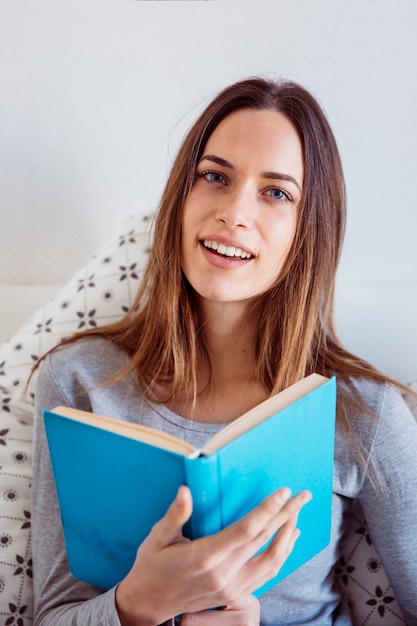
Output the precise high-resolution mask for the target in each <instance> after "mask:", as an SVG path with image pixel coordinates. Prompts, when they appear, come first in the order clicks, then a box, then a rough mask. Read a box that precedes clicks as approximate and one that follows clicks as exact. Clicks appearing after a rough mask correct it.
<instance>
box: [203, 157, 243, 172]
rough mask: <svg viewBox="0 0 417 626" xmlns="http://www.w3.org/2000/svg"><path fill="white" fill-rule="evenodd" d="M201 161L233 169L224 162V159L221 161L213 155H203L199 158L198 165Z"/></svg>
mask: <svg viewBox="0 0 417 626" xmlns="http://www.w3.org/2000/svg"><path fill="white" fill-rule="evenodd" d="M201 161H212V162H213V163H217V165H222V166H223V167H228V168H229V169H231V170H234V169H235V168H234V167H233V165H232V164H231V163H229V161H226V159H222V158H221V157H218V156H214V154H205V155H204V156H202V157H201V159H200V163H201Z"/></svg>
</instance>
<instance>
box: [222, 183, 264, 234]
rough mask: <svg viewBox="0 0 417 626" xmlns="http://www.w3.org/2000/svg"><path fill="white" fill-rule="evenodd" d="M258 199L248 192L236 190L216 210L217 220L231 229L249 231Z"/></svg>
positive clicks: (223, 199)
mask: <svg viewBox="0 0 417 626" xmlns="http://www.w3.org/2000/svg"><path fill="white" fill-rule="evenodd" d="M255 202H256V198H255V197H254V195H253V194H251V193H250V192H248V190H236V191H234V192H232V193H230V194H227V195H226V196H224V197H223V198H222V200H221V201H220V204H219V206H218V207H217V209H216V220H217V221H219V222H222V223H223V224H225V225H226V226H228V227H229V228H243V229H247V228H250V227H251V226H252V223H253V219H254V210H255V207H254V204H255Z"/></svg>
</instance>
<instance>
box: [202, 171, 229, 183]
mask: <svg viewBox="0 0 417 626" xmlns="http://www.w3.org/2000/svg"><path fill="white" fill-rule="evenodd" d="M199 177H200V178H204V179H205V180H207V182H209V183H215V184H217V185H222V184H223V183H224V182H225V177H224V176H223V174H220V173H219V172H200V173H199Z"/></svg>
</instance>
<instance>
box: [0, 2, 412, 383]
mask: <svg viewBox="0 0 417 626" xmlns="http://www.w3.org/2000/svg"><path fill="white" fill-rule="evenodd" d="M416 32H417V2H416V1H415V0H366V2H358V1H357V0H314V1H311V0H297V1H294V0H270V1H262V0H258V1H256V2H255V0H253V1H250V2H245V1H244V0H243V1H242V0H237V1H234V0H229V1H227V0H225V1H211V2H200V1H185V2H175V1H169V2H164V1H162V2H152V1H151V2H140V1H135V0H72V1H71V2H69V1H68V0H37V1H36V2H27V0H1V2H0V94H1V95H0V216H1V222H0V284H6V285H9V286H10V285H15V284H33V283H42V284H44V285H48V284H55V283H58V284H59V283H62V282H63V281H65V280H66V279H67V278H69V276H70V275H71V274H72V273H73V271H74V270H76V269H77V268H78V267H79V266H80V265H81V264H82V263H83V262H84V260H85V259H86V258H87V257H88V256H89V255H90V253H91V252H92V251H94V250H95V249H96V248H97V247H98V246H100V245H101V244H102V243H103V242H105V241H106V240H107V239H108V238H109V237H111V236H112V235H113V233H114V231H115V230H118V229H119V228H120V226H121V224H122V223H123V222H124V220H125V218H126V217H127V216H129V215H131V214H132V213H146V212H148V211H149V210H151V209H153V208H155V206H156V205H157V202H158V197H159V194H160V192H161V189H162V186H163V182H164V179H165V176H166V172H167V169H168V167H169V164H170V162H171V159H172V156H173V154H174V153H175V150H176V147H177V145H178V142H179V139H180V138H181V137H182V135H183V133H184V131H185V129H186V127H187V126H188V125H189V123H190V121H191V120H193V119H194V117H195V116H196V115H197V113H198V111H199V110H200V109H201V107H202V106H203V104H204V103H205V102H206V101H207V99H209V98H210V97H211V96H212V95H213V94H214V93H215V92H217V91H218V90H219V89H220V88H222V87H223V86H225V85H226V84H228V83H230V82H232V81H234V80H237V79H240V78H242V77H246V76H249V75H253V74H263V75H267V76H272V77H275V76H277V77H280V76H283V77H288V78H291V79H294V80H297V81H299V82H301V83H302V84H304V85H305V86H306V87H308V88H310V89H311V90H312V91H313V93H314V94H315V95H316V96H317V97H318V99H319V100H320V101H321V103H322V104H323V106H324V108H325V110H326V112H327V114H328V116H329V118H330V121H331V123H332V125H333V128H334V131H335V134H336V137H337V139H338V143H339V147H340V151H341V154H342V158H343V162H344V167H345V173H346V182H347V188H348V199H349V223H348V232H347V238H346V246H345V253H344V257H343V260H342V265H341V268H340V278H339V290H338V315H339V318H340V327H341V334H342V336H346V337H348V338H349V341H352V339H351V335H352V336H353V335H354V333H352V328H353V327H354V326H355V327H356V328H359V329H360V332H359V333H357V334H356V335H355V337H356V336H358V335H360V336H361V337H362V336H363V335H365V336H366V337H368V338H369V336H373V334H374V336H375V339H374V340H373V341H372V340H370V343H369V340H368V344H369V345H367V346H365V347H366V348H369V347H370V348H371V350H370V354H369V355H368V354H367V355H366V356H369V358H373V359H374V360H375V359H376V360H378V359H379V356H378V350H377V346H379V345H380V343H381V342H383V341H385V336H386V334H387V332H389V334H390V336H391V337H392V336H394V339H393V341H392V347H391V346H390V351H391V352H392V357H393V360H396V361H395V362H396V366H395V368H394V369H395V371H396V372H399V374H400V375H401V376H403V377H404V378H406V377H407V376H410V375H411V372H412V370H413V367H414V366H415V368H414V370H413V371H414V377H416V376H417V359H416V358H415V356H414V355H415V354H416V351H417V338H416V339H415V341H414V343H413V340H412V341H411V343H410V341H409V335H410V333H411V332H412V330H413V324H412V323H411V322H410V320H409V318H410V315H411V318H412V319H414V317H413V316H414V315H415V314H417V302H416V298H417V293H416V285H417V247H416V244H415V241H416V235H417V186H416V182H415V180H416V173H415V171H416V156H415V146H416V145H417V122H416V118H415V112H416V110H417V72H416V70H415V59H416V55H417V40H416ZM375 293H378V294H379V296H378V297H379V298H380V299H378V297H376V296H375ZM399 293H401V294H403V293H407V294H408V295H407V300H404V299H403V297H402V296H399V295H398V294H399ZM352 294H353V295H352ZM369 294H374V295H369ZM366 296H369V297H368V300H369V301H368V302H367V307H366V311H364V313H365V315H364V316H363V312H362V310H361V308H362V304H363V303H364V301H365V300H366ZM0 298H1V292H0ZM398 298H399V299H398ZM346 300H348V302H346ZM385 305H386V307H388V308H389V311H393V313H389V312H388V309H386V307H385ZM1 306H2V307H3V310H5V309H6V305H5V304H4V300H3V304H2V303H1V301H0V307H1ZM28 307H29V308H30V305H28ZM9 309H10V306H9ZM346 310H348V311H349V314H348V315H347V314H346V313H344V312H345V311H346ZM352 311H353V313H352ZM370 312H372V313H371V314H370ZM401 319H403V320H405V319H407V320H408V322H407V324H404V323H403V324H399V323H398V321H399V320H401ZM18 322H19V323H20V318H19V317H18V316H17V317H16V324H17V323H18ZM387 324H388V325H389V331H388V330H387ZM9 330H10V329H9V327H7V332H9ZM415 336H416V333H415V328H414V337H415ZM361 345H362V339H361ZM359 347H361V346H359ZM410 350H411V351H412V352H411V354H408V351H410ZM415 350H416V351H415ZM403 351H404V354H406V357H405V358H406V361H407V365H406V367H405V369H404V368H403V369H402V370H401V367H402V366H401V362H402V360H403ZM362 352H363V351H362ZM400 370H401V371H400Z"/></svg>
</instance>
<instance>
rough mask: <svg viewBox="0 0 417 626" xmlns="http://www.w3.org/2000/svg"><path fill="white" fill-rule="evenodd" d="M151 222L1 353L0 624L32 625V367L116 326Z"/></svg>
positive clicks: (129, 231) (95, 264)
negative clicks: (75, 336) (93, 332)
mask: <svg viewBox="0 0 417 626" xmlns="http://www.w3.org/2000/svg"><path fill="white" fill-rule="evenodd" d="M150 223H151V220H150V217H146V218H140V217H135V218H132V219H130V220H129V221H128V222H127V224H126V226H125V229H124V231H123V232H122V233H121V234H120V235H119V236H118V237H117V238H116V239H115V240H114V241H112V242H110V244H109V245H107V246H105V247H104V248H103V249H101V250H100V251H99V252H98V253H97V254H96V255H95V256H94V257H92V258H91V259H90V260H89V261H88V263H87V264H86V265H85V267H83V268H82V269H81V270H80V271H79V272H77V273H76V274H75V276H74V277H73V278H72V279H71V280H70V281H69V283H68V284H67V285H66V286H65V287H64V288H63V289H62V290H61V291H60V292H59V293H58V294H57V296H56V297H55V298H54V299H53V300H51V301H50V302H48V303H47V304H46V305H45V306H44V307H42V308H41V309H39V310H38V311H36V312H35V313H34V315H33V316H32V317H31V319H30V320H29V321H28V322H27V323H26V324H25V325H24V326H23V327H22V328H21V329H20V330H19V331H18V332H17V333H16V335H15V336H14V337H12V338H11V339H10V340H9V341H7V342H5V343H3V344H1V345H0V416H1V425H0V499H1V503H0V624H8V625H9V624H10V625H12V624H13V625H16V626H29V624H32V622H33V608H32V584H31V579H32V569H31V568H32V562H31V553H30V498H31V494H30V485H31V470H32V423H33V396H34V392H33V390H34V386H35V378H36V376H35V377H34V378H33V380H32V382H31V384H30V388H29V393H28V394H27V395H26V396H25V397H24V399H22V391H23V388H24V385H25V382H26V379H27V376H28V374H29V371H30V369H31V367H32V366H33V365H34V363H36V361H37V360H38V359H39V357H40V356H41V355H42V354H44V353H45V352H46V351H47V350H49V349H50V348H52V347H53V346H54V345H56V344H57V343H59V342H60V341H61V340H62V339H63V338H64V337H65V336H67V335H69V334H71V333H73V332H75V331H76V330H81V329H83V328H88V327H91V326H99V325H103V324H106V323H109V322H111V321H113V320H116V319H118V318H120V317H121V316H122V315H123V314H124V312H126V311H127V310H128V308H129V307H130V305H131V304H132V300H133V298H134V295H135V293H136V290H137V286H138V284H139V279H140V275H141V272H142V270H143V267H144V264H145V262H146V257H147V252H148V247H149V233H150Z"/></svg>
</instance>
